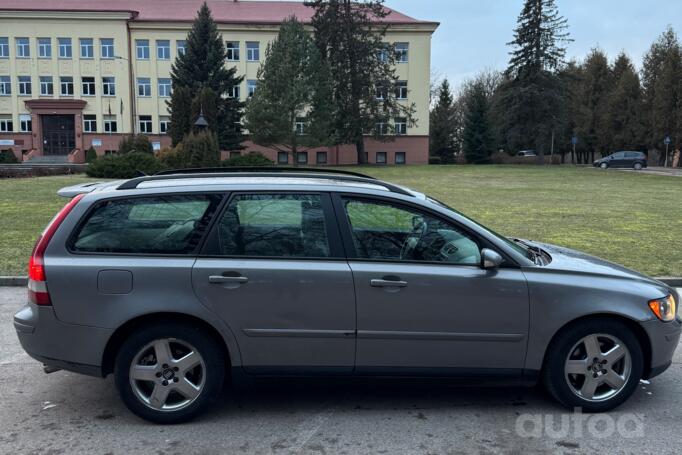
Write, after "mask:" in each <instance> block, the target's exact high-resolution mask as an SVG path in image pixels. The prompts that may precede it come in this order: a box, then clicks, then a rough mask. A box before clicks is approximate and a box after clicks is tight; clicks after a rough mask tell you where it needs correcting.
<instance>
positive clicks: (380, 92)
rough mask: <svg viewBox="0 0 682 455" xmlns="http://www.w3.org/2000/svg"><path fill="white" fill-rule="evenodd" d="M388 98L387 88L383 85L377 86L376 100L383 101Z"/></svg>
mask: <svg viewBox="0 0 682 455" xmlns="http://www.w3.org/2000/svg"><path fill="white" fill-rule="evenodd" d="M386 98H388V88H387V87H386V85H385V84H378V85H377V99H378V100H385V99H386Z"/></svg>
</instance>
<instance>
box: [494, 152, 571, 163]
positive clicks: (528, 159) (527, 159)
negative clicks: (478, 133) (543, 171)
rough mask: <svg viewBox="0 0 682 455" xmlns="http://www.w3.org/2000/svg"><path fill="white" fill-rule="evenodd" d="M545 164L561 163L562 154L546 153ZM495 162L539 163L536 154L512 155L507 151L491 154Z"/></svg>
mask: <svg viewBox="0 0 682 455" xmlns="http://www.w3.org/2000/svg"><path fill="white" fill-rule="evenodd" d="M543 158H544V162H543V164H561V155H560V154H554V155H545V156H544V157H543ZM490 161H491V162H492V163H493V164H538V157H536V156H511V155H509V154H508V153H507V152H495V153H493V154H492V155H490Z"/></svg>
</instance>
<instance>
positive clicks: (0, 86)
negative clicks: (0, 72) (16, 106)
mask: <svg viewBox="0 0 682 455" xmlns="http://www.w3.org/2000/svg"><path fill="white" fill-rule="evenodd" d="M11 94H12V84H11V81H10V78H9V76H0V95H4V96H8V95H11Z"/></svg>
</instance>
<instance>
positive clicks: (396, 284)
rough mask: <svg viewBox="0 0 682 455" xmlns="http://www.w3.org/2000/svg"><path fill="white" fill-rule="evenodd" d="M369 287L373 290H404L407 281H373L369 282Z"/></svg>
mask: <svg viewBox="0 0 682 455" xmlns="http://www.w3.org/2000/svg"><path fill="white" fill-rule="evenodd" d="M369 285H370V286H372V287H373V288H404V287H406V286H407V281H401V280H384V279H376V278H375V279H373V280H370V281H369Z"/></svg>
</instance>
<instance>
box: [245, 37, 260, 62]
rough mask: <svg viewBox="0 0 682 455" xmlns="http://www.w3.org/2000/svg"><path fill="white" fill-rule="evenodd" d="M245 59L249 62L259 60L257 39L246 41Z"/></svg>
mask: <svg viewBox="0 0 682 455" xmlns="http://www.w3.org/2000/svg"><path fill="white" fill-rule="evenodd" d="M246 59H247V60H248V61H250V62H257V61H258V60H260V43H259V42H258V41H247V42H246Z"/></svg>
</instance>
